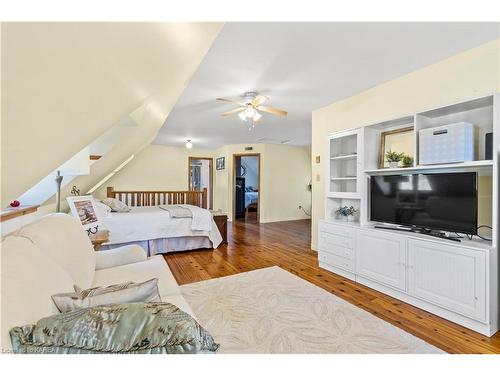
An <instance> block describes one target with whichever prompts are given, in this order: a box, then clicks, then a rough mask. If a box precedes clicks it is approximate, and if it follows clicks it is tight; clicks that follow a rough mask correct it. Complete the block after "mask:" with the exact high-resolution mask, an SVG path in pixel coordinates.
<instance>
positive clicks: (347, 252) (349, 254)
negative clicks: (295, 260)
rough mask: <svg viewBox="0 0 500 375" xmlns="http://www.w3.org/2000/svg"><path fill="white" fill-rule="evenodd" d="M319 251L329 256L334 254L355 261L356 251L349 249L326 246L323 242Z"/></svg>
mask: <svg viewBox="0 0 500 375" xmlns="http://www.w3.org/2000/svg"><path fill="white" fill-rule="evenodd" d="M319 251H324V252H327V253H329V254H333V255H336V256H339V257H343V258H347V259H351V260H354V249H349V248H347V247H342V246H337V245H328V246H324V245H323V244H322V242H321V241H320V243H319Z"/></svg>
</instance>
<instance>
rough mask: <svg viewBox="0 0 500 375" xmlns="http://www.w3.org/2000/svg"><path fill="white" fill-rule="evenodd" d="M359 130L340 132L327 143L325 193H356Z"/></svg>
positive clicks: (358, 171) (359, 168)
mask: <svg viewBox="0 0 500 375" xmlns="http://www.w3.org/2000/svg"><path fill="white" fill-rule="evenodd" d="M359 142H360V140H359V130H353V131H347V132H341V133H339V134H337V135H335V136H332V137H330V140H329V144H328V156H329V159H330V160H329V161H328V178H327V179H326V180H327V193H332V194H341V195H342V194H358V177H359V174H360V170H361V167H360V166H359V165H358V162H359V159H358V151H359V150H358V148H359Z"/></svg>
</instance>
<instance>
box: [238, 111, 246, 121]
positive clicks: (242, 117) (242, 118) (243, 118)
mask: <svg viewBox="0 0 500 375" xmlns="http://www.w3.org/2000/svg"><path fill="white" fill-rule="evenodd" d="M238 117H239V118H240V119H241V121H246V120H247V116H245V111H242V112H240V113H238Z"/></svg>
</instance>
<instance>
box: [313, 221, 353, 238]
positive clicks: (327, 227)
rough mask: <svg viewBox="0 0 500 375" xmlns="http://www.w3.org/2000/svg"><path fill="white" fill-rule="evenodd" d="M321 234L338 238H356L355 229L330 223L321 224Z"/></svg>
mask: <svg viewBox="0 0 500 375" xmlns="http://www.w3.org/2000/svg"><path fill="white" fill-rule="evenodd" d="M318 229H319V232H325V233H330V234H335V235H337V236H342V237H347V238H354V228H349V227H345V226H343V225H335V224H330V223H319V227H318Z"/></svg>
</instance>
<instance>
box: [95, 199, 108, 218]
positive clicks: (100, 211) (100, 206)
mask: <svg viewBox="0 0 500 375" xmlns="http://www.w3.org/2000/svg"><path fill="white" fill-rule="evenodd" d="M94 206H95V209H96V212H97V217H98V218H107V217H109V216H110V212H111V207H109V206H108V205H105V204H104V203H101V202H98V201H96V200H94Z"/></svg>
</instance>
